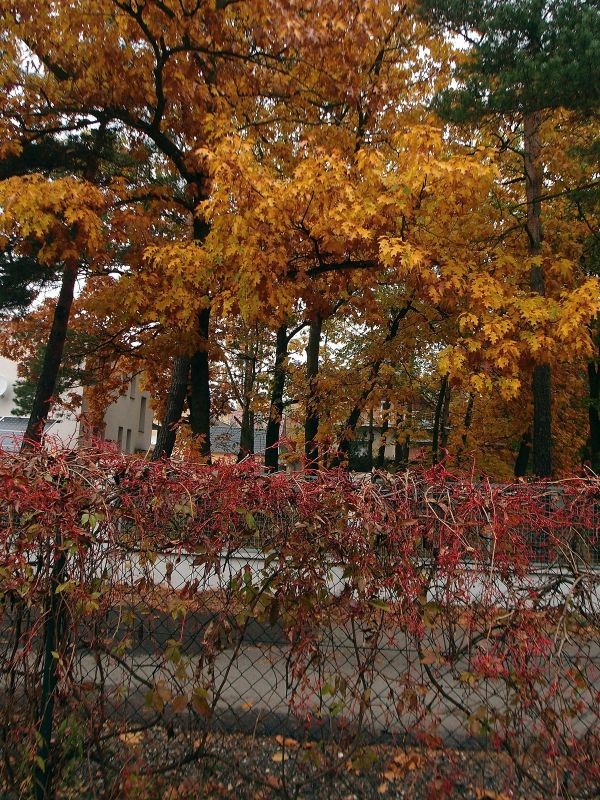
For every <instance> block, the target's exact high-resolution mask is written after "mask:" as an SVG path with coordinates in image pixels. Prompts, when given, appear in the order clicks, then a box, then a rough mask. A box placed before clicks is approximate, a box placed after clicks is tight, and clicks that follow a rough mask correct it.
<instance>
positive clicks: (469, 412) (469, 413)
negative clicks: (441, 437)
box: [456, 392, 475, 467]
mask: <svg viewBox="0 0 600 800" xmlns="http://www.w3.org/2000/svg"><path fill="white" fill-rule="evenodd" d="M474 400H475V395H474V394H473V392H469V399H468V400H467V407H466V409H465V418H464V421H463V431H462V434H461V437H460V445H459V448H458V452H457V453H456V466H457V467H460V465H461V464H462V457H463V453H464V452H465V448H466V446H467V439H468V438H469V430H470V428H471V423H472V422H473V403H474Z"/></svg>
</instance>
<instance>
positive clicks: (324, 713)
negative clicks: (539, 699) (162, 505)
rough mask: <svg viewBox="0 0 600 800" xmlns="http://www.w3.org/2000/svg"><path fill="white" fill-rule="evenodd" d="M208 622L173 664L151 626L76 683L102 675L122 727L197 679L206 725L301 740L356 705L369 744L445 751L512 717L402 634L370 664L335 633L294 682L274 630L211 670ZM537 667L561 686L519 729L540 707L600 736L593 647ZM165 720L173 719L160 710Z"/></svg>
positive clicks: (362, 649) (250, 639)
mask: <svg viewBox="0 0 600 800" xmlns="http://www.w3.org/2000/svg"><path fill="white" fill-rule="evenodd" d="M207 621H208V619H207V617H206V615H199V617H198V619H197V620H196V623H195V626H196V627H195V629H194V624H192V627H191V629H190V630H188V633H187V636H186V641H187V643H188V647H187V648H186V653H185V655H184V657H183V659H182V660H181V661H178V662H177V663H173V662H168V663H165V661H164V659H163V658H162V654H163V653H164V650H165V647H167V646H168V645H167V642H168V640H169V639H174V638H176V636H173V634H174V633H175V630H174V629H173V626H171V625H169V624H165V625H164V626H163V625H158V626H157V627H156V630H155V631H154V632H152V635H150V634H149V632H148V631H146V632H145V633H144V632H143V631H142V635H141V636H140V637H139V638H138V640H137V642H136V644H135V646H134V647H133V649H132V650H131V651H128V652H127V654H125V655H124V656H123V658H122V660H121V661H120V662H119V663H117V662H116V661H115V660H113V659H111V658H110V657H108V656H103V657H102V658H100V657H98V656H94V655H92V654H90V653H89V652H82V653H80V655H79V659H78V662H77V665H76V670H75V675H76V676H78V677H79V679H80V680H81V681H82V682H84V684H85V686H86V687H88V690H89V691H92V692H93V691H94V690H93V689H92V686H93V685H94V684H95V685H97V684H99V682H100V674H101V669H102V672H104V674H105V676H106V683H105V692H106V698H107V701H108V703H109V704H110V705H112V706H113V708H114V712H115V713H116V714H118V715H121V716H125V717H127V718H129V719H145V718H147V717H148V715H149V714H152V713H154V712H153V711H152V710H151V709H149V707H148V702H147V695H148V691H149V686H151V685H159V686H164V687H169V689H170V691H171V692H172V693H173V694H180V693H187V694H188V695H189V694H190V693H191V691H192V690H193V687H194V686H195V685H197V684H198V682H201V681H202V680H205V681H206V682H210V685H211V686H212V687H215V688H216V689H217V691H218V693H219V700H218V702H217V704H216V707H215V714H214V717H213V724H216V725H217V726H219V727H223V728H227V729H237V730H246V731H254V730H255V731H257V732H264V733H274V732H276V733H284V734H287V735H290V734H291V735H299V733H300V732H301V730H302V729H304V726H305V724H308V727H309V728H311V729H312V731H313V732H314V731H315V730H317V729H318V728H319V725H321V724H322V723H319V722H318V718H319V717H321V718H322V719H324V720H326V723H327V724H331V723H332V724H335V725H337V724H339V721H340V720H341V719H343V718H344V717H345V716H347V717H348V718H349V720H350V721H354V722H355V721H356V720H357V719H358V717H359V714H360V698H361V697H363V698H366V699H367V700H368V703H367V704H366V711H365V714H364V719H363V721H362V727H363V728H364V730H365V731H366V733H368V734H369V735H370V736H372V737H374V738H386V737H388V736H390V735H393V736H403V735H407V734H410V733H411V732H412V731H414V729H415V724H417V725H418V727H419V729H420V730H421V731H423V730H430V732H431V733H435V734H436V735H439V736H441V737H442V738H443V740H444V741H445V743H446V744H449V745H455V744H462V745H464V744H468V743H473V742H475V741H477V737H475V738H474V736H473V734H474V732H476V731H479V732H481V725H480V724H479V721H478V720H483V725H484V726H485V720H484V719H483V717H484V716H485V714H484V713H483V712H484V709H485V708H492V709H497V710H498V711H503V710H506V709H507V708H508V709H511V706H510V702H509V698H508V694H509V692H508V690H507V686H506V683H505V682H503V681H499V680H487V681H481V682H477V683H473V682H472V681H470V679H469V676H468V674H466V673H468V671H469V661H468V659H467V658H466V657H463V658H462V659H460V660H459V661H458V662H457V663H455V664H454V666H453V668H452V669H450V668H449V667H446V666H444V665H443V664H435V663H432V664H428V663H427V662H428V661H430V660H431V659H432V658H433V654H430V655H427V654H426V655H425V659H424V661H425V664H423V663H422V662H421V660H420V659H419V656H418V654H417V653H416V651H415V650H414V648H413V647H412V645H411V644H410V643H409V642H408V641H407V639H406V637H405V636H404V634H403V633H401V632H397V633H396V635H395V636H394V637H393V641H390V646H388V647H384V648H381V649H379V650H378V651H377V653H376V654H375V655H374V656H373V654H372V651H371V649H370V647H369V645H368V640H366V639H364V638H363V639H362V640H360V639H359V641H358V646H357V647H355V646H354V644H353V643H352V641H351V640H350V638H349V637H348V634H347V633H346V632H345V631H344V630H342V629H334V630H333V631H332V633H331V636H330V638H329V640H323V641H321V643H320V653H321V657H320V658H319V659H314V660H313V661H312V663H310V664H309V665H308V667H306V669H304V670H303V680H302V681H300V682H299V681H298V680H297V679H296V678H295V676H294V670H293V669H292V667H291V665H290V664H289V663H288V658H289V649H288V647H287V645H286V643H285V639H284V637H283V636H282V632H281V630H280V629H279V628H277V627H275V628H269V627H264V626H260V625H258V624H257V623H254V624H253V626H251V627H250V629H249V631H248V634H249V635H248V636H247V638H246V640H245V641H244V642H242V644H241V645H240V646H239V648H238V649H237V650H236V649H234V648H231V647H226V648H225V649H223V650H222V651H221V652H219V654H218V655H217V656H216V659H215V660H214V663H213V665H212V666H211V665H210V664H209V663H208V660H207V658H206V652H205V651H204V649H203V645H202V638H203V634H204V631H205V629H206V625H207ZM175 627H176V626H175ZM578 658H581V659H582V660H581V664H585V668H586V670H587V680H586V686H580V687H578V686H576V685H575V682H574V680H573V678H569V679H567V678H565V677H564V673H565V670H566V669H568V668H569V667H573V666H574V665H575V664H576V663H577V661H578ZM427 667H429V669H430V670H432V671H433V673H434V674H436V675H437V676H439V684H438V686H437V687H435V686H433V684H432V681H431V678H430V676H429V675H428V674H427ZM542 668H543V675H544V676H545V678H546V679H547V681H548V684H550V683H551V681H552V679H553V677H554V676H555V674H558V673H559V672H560V673H562V675H563V678H562V681H560V682H559V684H557V686H558V687H559V690H558V691H555V689H552V690H551V689H548V691H547V696H546V698H545V700H544V702H543V703H541V704H537V705H536V704H535V703H534V705H533V706H532V708H531V710H530V712H529V713H530V716H529V717H528V720H527V729H528V730H530V731H534V732H535V731H536V730H540V729H543V728H544V727H546V725H547V724H548V720H550V719H551V718H552V711H551V710H546V712H545V713H546V714H547V716H546V718H545V719H542V718H540V716H539V712H540V709H541V708H543V707H544V706H547V707H548V709H553V710H555V711H556V714H557V716H558V718H561V719H562V722H561V723H560V724H561V725H563V727H564V733H565V735H567V734H568V733H569V731H572V732H573V733H575V734H576V735H577V736H583V735H585V734H586V733H589V732H593V731H596V730H597V729H598V727H600V708H599V705H598V698H597V695H596V692H597V689H596V690H594V688H593V687H594V686H596V687H597V686H599V685H600V642H585V643H579V644H578V643H575V642H568V643H567V644H566V645H565V647H564V648H563V650H562V652H561V654H560V657H559V658H558V660H557V661H555V662H547V663H545V664H543V667H542ZM461 673H462V674H461ZM336 676H337V678H336ZM407 676H410V681H409V682H408V684H407V683H406V678H407ZM336 680H337V682H338V683H337V686H336ZM324 681H325V682H327V683H329V684H330V685H331V690H332V691H331V693H326V694H325V696H324V697H323V698H319V695H318V693H317V692H316V691H315V687H317V686H318V685H322V684H323V682H324ZM344 682H345V683H344ZM211 697H212V695H209V700H210V698H211ZM532 699H533V698H532ZM564 702H567V703H572V702H579V703H580V708H581V711H579V712H578V714H577V715H576V716H575V717H571V716H568V715H566V714H564V707H563V705H561V704H562V703H564ZM513 711H514V709H513ZM184 713H188V712H187V711H186V712H184ZM165 714H166V715H167V716H171V715H172V711H171V707H170V704H169V703H168V702H167V704H166V707H165ZM307 719H308V720H309V721H308V723H306V720H307Z"/></svg>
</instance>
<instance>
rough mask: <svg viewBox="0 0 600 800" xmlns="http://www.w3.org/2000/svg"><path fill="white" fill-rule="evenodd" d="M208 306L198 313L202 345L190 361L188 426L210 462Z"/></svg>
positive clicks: (208, 462)
mask: <svg viewBox="0 0 600 800" xmlns="http://www.w3.org/2000/svg"><path fill="white" fill-rule="evenodd" d="M209 329H210V308H203V309H202V311H200V312H199V314H198V333H199V334H200V336H201V337H202V339H203V345H202V346H201V348H199V349H198V350H196V352H195V353H194V355H193V356H192V358H191V361H190V397H189V406H190V427H191V429H192V435H193V436H194V437H198V439H199V441H200V448H199V449H200V455H201V456H202V457H203V459H204V460H205V461H206V463H207V464H210V461H211V452H210V384H209V368H208V334H209Z"/></svg>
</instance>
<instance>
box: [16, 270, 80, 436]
mask: <svg viewBox="0 0 600 800" xmlns="http://www.w3.org/2000/svg"><path fill="white" fill-rule="evenodd" d="M77 272H78V268H77V264H76V263H75V262H69V263H68V264H66V265H65V268H64V271H63V275H62V283H61V286H60V293H59V295H58V300H57V301H56V306H55V308H54V318H53V320H52V328H51V329H50V335H49V337H48V343H47V345H46V352H45V353H44V361H43V364H42V371H41V373H40V377H39V380H38V383H37V387H36V390H35V397H34V400H33V406H32V408H31V414H30V415H29V422H28V423H27V430H26V431H25V436H24V438H23V442H22V444H21V451H24V450H27V449H30V448H33V447H36V446H37V445H39V444H40V442H41V441H42V436H43V433H44V428H45V426H46V422H47V421H48V414H49V413H50V408H51V406H52V401H53V399H54V390H55V388H56V380H57V377H58V371H59V369H60V365H61V362H62V355H63V351H64V348H65V341H66V338H67V330H68V328H69V316H70V314H71V308H72V306H73V297H74V295H75V283H76V281H77Z"/></svg>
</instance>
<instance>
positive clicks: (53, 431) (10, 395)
mask: <svg viewBox="0 0 600 800" xmlns="http://www.w3.org/2000/svg"><path fill="white" fill-rule="evenodd" d="M17 370H18V366H17V364H16V362H14V361H11V360H10V359H9V358H5V357H4V356H0V378H4V379H5V380H6V383H7V387H6V389H5V391H4V392H3V393H2V394H1V395H0V417H12V416H14V414H13V408H14V405H15V393H14V384H15V382H16V381H17V380H18V374H17ZM3 383H4V382H3V381H0V384H2V386H3ZM0 388H1V387H0ZM72 391H74V392H77V391H79V392H80V393H81V389H77V388H75V389H73V390H72ZM50 417H51V419H53V420H54V424H53V425H52V426H51V427H50V428H49V429H48V434H49V435H50V436H51V437H53V438H55V439H57V440H58V442H59V444H60V445H62V446H64V447H74V446H75V445H76V443H77V439H78V437H79V421H78V419H77V417H76V416H75V414H73V413H72V412H69V411H63V410H61V409H53V410H52V412H51V414H50Z"/></svg>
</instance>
